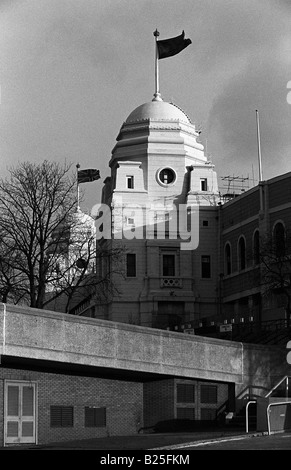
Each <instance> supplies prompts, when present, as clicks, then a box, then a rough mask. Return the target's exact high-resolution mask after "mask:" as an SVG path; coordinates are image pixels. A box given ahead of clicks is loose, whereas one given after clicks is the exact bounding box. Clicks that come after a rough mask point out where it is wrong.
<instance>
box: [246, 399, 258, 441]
mask: <svg viewBox="0 0 291 470" xmlns="http://www.w3.org/2000/svg"><path fill="white" fill-rule="evenodd" d="M251 403H257V402H256V401H255V400H250V401H248V402H247V404H246V433H248V432H249V412H248V408H249V405H250V404H251Z"/></svg>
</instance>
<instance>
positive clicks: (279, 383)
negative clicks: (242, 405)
mask: <svg viewBox="0 0 291 470" xmlns="http://www.w3.org/2000/svg"><path fill="white" fill-rule="evenodd" d="M288 379H289V375H285V376H284V377H283V378H282V379H281V380H280V381H279V382H278V383H277V384H276V385H274V387H273V388H271V390H270V391H269V392H268V393H267V395H265V398H268V397H269V396H270V395H271V393H273V391H274V390H276V388H277V387H279V385H281V383H282V382H284V380H288Z"/></svg>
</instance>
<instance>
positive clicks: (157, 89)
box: [153, 29, 162, 101]
mask: <svg viewBox="0 0 291 470" xmlns="http://www.w3.org/2000/svg"><path fill="white" fill-rule="evenodd" d="M159 35H160V33H159V31H158V30H157V29H156V30H155V31H154V36H155V38H156V41H155V46H156V51H155V94H154V99H153V101H162V98H161V94H160V84H159V57H158V45H157V42H158V37H159Z"/></svg>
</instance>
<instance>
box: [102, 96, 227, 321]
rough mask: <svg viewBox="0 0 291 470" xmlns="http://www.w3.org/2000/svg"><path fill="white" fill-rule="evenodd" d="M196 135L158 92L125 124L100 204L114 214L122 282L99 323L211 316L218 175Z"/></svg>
mask: <svg viewBox="0 0 291 470" xmlns="http://www.w3.org/2000/svg"><path fill="white" fill-rule="evenodd" d="M198 137H199V133H198V132H197V131H196V129H195V125H194V124H192V123H191V121H190V119H189V117H188V116H187V115H186V113H185V112H184V111H182V110H181V109H180V108H179V107H177V106H176V105H174V104H173V103H168V102H164V101H163V100H162V99H161V98H160V96H159V95H158V96H157V95H155V97H154V99H153V100H152V101H150V102H148V103H144V104H142V105H141V106H138V107H137V108H136V109H135V110H134V111H132V112H131V113H130V114H129V116H128V117H127V119H126V120H125V122H124V123H123V124H122V126H121V129H120V132H119V134H118V136H117V143H116V145H115V146H114V148H113V150H112V157H111V160H110V162H109V165H110V167H111V177H108V178H106V180H105V182H104V183H105V184H104V188H103V195H102V202H103V204H106V205H107V206H109V207H110V210H111V213H112V221H113V224H112V229H113V233H112V237H111V240H107V242H108V243H109V244H111V246H112V247H113V246H114V244H117V243H119V244H120V243H121V244H123V246H124V255H123V262H124V264H123V266H124V271H123V274H124V277H117V278H116V283H117V286H118V290H119V295H118V296H116V297H114V296H113V298H111V299H110V300H109V301H108V304H107V305H106V306H104V313H103V314H101V309H100V308H99V312H100V317H101V318H107V319H110V320H114V321H122V322H131V323H136V324H140V325H143V326H152V327H156V328H171V329H172V328H175V327H176V326H177V325H178V326H179V325H180V326H179V328H180V327H181V325H187V324H189V322H190V323H191V325H193V324H194V323H195V321H197V320H198V319H199V318H200V316H201V315H203V314H204V312H206V311H207V314H214V313H216V311H215V310H214V309H215V308H216V307H215V302H216V300H217V298H216V295H217V294H216V274H215V273H214V271H215V270H216V264H217V263H216V261H215V260H216V258H217V252H218V250H217V238H218V237H217V218H216V215H217V202H218V200H219V198H218V188H217V176H216V173H215V171H214V167H213V165H212V164H210V163H209V162H208V161H207V158H206V156H205V154H204V148H203V145H202V144H201V143H199V142H198V141H197V140H198ZM181 208H182V209H183V211H184V212H185V208H187V209H188V211H189V209H190V211H191V210H192V209H193V210H194V212H195V214H196V217H194V218H193V219H191V224H192V226H191V227H190V231H189V218H188V222H187V221H186V227H184V228H183V230H182V229H181V220H180V214H181V212H182V211H181ZM186 218H187V215H186ZM187 223H188V225H187ZM193 224H194V225H195V227H194V226H193ZM187 230H188V232H187ZM201 230H202V232H201ZM185 231H186V232H185ZM194 232H195V237H194ZM185 233H186V235H185ZM190 233H191V235H189V234H190ZM206 233H207V237H205V235H206ZM187 236H188V239H187ZM191 237H192V241H193V238H196V239H195V241H194V243H192V245H190V244H189V245H187V242H190V239H191ZM181 240H184V244H183V243H181ZM185 240H186V241H185ZM196 242H197V243H196ZM103 274H104V273H103ZM201 299H202V300H201ZM187 322H188V323H187Z"/></svg>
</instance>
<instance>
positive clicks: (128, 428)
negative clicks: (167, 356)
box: [0, 368, 143, 446]
mask: <svg viewBox="0 0 291 470" xmlns="http://www.w3.org/2000/svg"><path fill="white" fill-rule="evenodd" d="M4 379H6V380H23V381H32V382H36V383H37V402H38V443H39V444H44V443H49V442H54V441H58V442H60V441H65V440H73V439H87V438H93V437H105V436H114V435H130V434H136V433H137V431H138V429H139V428H140V427H142V425H143V417H142V415H143V410H142V395H143V391H142V384H141V383H136V382H134V383H133V382H126V381H120V380H110V379H104V378H98V377H86V376H80V377H78V376H74V375H64V374H57V373H45V372H37V371H30V370H20V369H19V370H17V369H6V368H2V369H1V368H0V446H1V445H3V442H4V436H3V419H4V416H3V414H4ZM51 405H65V406H73V407H74V426H73V427H67V428H52V427H51V426H50V406H51ZM85 406H94V407H106V418H107V423H106V427H85V424H84V417H85Z"/></svg>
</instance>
